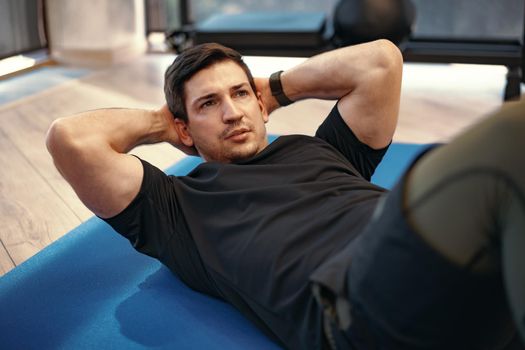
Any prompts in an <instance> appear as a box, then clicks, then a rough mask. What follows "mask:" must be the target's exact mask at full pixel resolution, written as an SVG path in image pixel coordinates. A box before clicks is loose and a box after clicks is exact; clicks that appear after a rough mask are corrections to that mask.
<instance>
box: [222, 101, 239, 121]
mask: <svg viewBox="0 0 525 350" xmlns="http://www.w3.org/2000/svg"><path fill="white" fill-rule="evenodd" d="M222 105H223V113H222V116H223V121H224V122H225V123H231V122H233V121H236V120H239V119H241V118H242V116H243V113H242V111H241V110H240V109H239V108H238V106H237V105H236V104H235V101H234V100H233V99H231V98H226V99H225V100H224V102H223V104H222Z"/></svg>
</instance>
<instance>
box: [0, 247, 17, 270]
mask: <svg viewBox="0 0 525 350" xmlns="http://www.w3.org/2000/svg"><path fill="white" fill-rule="evenodd" d="M14 267H15V264H14V263H13V260H11V257H10V256H9V254H8V253H7V250H6V249H5V247H4V245H3V244H2V243H1V242H0V276H2V275H4V274H6V273H8V272H9V271H11V270H12V269H13V268H14Z"/></svg>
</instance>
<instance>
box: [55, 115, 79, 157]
mask: <svg viewBox="0 0 525 350" xmlns="http://www.w3.org/2000/svg"><path fill="white" fill-rule="evenodd" d="M79 142H80V139H79V137H77V136H75V133H74V127H73V125H71V123H70V121H68V120H67V118H60V119H57V120H55V121H54V122H53V123H52V124H51V126H50V127H49V130H48V131H47V134H46V147H47V150H48V152H49V153H50V154H51V157H52V158H53V160H54V161H55V164H56V163H57V161H64V160H65V159H66V158H70V157H72V156H73V157H74V154H75V152H77V153H78V151H80V150H81V149H82V147H81V145H79ZM57 165H58V164H57Z"/></svg>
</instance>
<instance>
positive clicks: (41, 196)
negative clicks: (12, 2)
mask: <svg viewBox="0 0 525 350" xmlns="http://www.w3.org/2000/svg"><path fill="white" fill-rule="evenodd" d="M172 59H173V56H172V55H158V54H157V55H147V56H144V57H142V58H141V59H137V60H135V61H134V62H132V63H129V64H127V65H121V66H118V67H113V68H108V69H104V70H97V71H93V72H92V73H90V74H88V75H87V76H84V77H83V78H81V79H78V80H71V81H69V82H66V83H63V84H61V85H58V86H55V87H52V88H49V89H46V90H44V91H41V92H39V93H37V94H34V95H32V96H29V97H25V98H22V99H20V100H17V101H14V102H11V103H9V104H6V105H3V106H0V220H1V223H2V225H1V226H0V275H2V274H4V273H6V272H8V271H9V270H11V269H12V268H14V267H15V266H17V265H19V264H21V263H22V262H24V261H25V260H27V259H28V258H30V257H31V256H33V255H34V254H36V253H37V252H39V251H40V250H42V249H43V248H44V247H46V246H47V245H49V244H50V243H52V242H53V241H55V240H56V239H58V238H59V237H61V236H62V235H64V234H65V233H67V232H68V231H70V230H71V229H73V228H74V227H76V226H77V225H79V224H80V223H81V222H83V221H85V220H86V219H88V218H89V217H90V216H92V214H91V213H90V212H89V211H88V210H87V209H86V208H85V207H84V206H83V205H82V203H80V201H79V200H78V199H77V198H76V196H75V193H74V192H73V190H72V189H71V188H70V187H69V185H68V184H67V183H66V182H65V181H64V180H63V179H62V178H61V176H60V175H59V173H58V172H57V170H56V169H55V168H54V166H53V162H52V160H51V157H50V156H49V154H48V153H47V151H46V148H45V145H44V139H45V133H46V131H47V129H48V127H49V125H50V124H51V122H52V121H53V120H54V119H56V118H58V117H60V116H66V115H70V114H73V113H76V112H79V111H84V110H89V109H95V108H103V107H115V106H120V107H136V108H156V107H157V106H160V105H161V104H162V102H163V92H162V85H163V72H164V70H165V68H166V67H167V65H168V64H169V63H170V62H171V61H172ZM301 60H302V59H282V58H257V57H249V58H247V63H248V64H249V65H250V66H251V67H252V69H253V71H254V74H255V75H260V76H264V75H269V74H270V73H271V72H273V71H275V70H278V69H286V68H287V67H290V66H292V65H294V64H296V63H297V62H300V61H301ZM504 76H505V69H504V68H502V67H489V66H464V65H463V66H461V65H435V66H433V65H418V64H410V65H405V72H404V81H403V93H402V101H401V112H400V120H399V127H398V130H397V132H396V135H395V140H396V141H404V142H434V141H446V140H448V139H450V138H451V137H453V136H454V135H455V134H457V133H459V132H460V131H461V130H463V129H464V128H466V127H468V126H469V125H471V124H472V123H474V122H476V121H477V120H479V119H480V118H482V117H483V116H484V115H485V114H486V113H488V112H489V111H491V110H493V109H495V108H497V107H498V106H500V105H501V94H502V90H503V84H504ZM332 105H333V103H332V102H326V101H317V100H308V101H302V102H300V103H297V104H294V105H292V106H289V107H286V108H282V109H281V110H278V111H276V112H275V113H274V114H273V115H272V116H271V121H270V122H269V124H268V130H269V132H271V133H279V134H289V133H305V134H312V133H314V132H315V128H316V126H317V125H318V124H319V122H320V121H321V119H322V116H323V115H325V114H326V113H327V111H328V110H329V109H330V108H331V106H332ZM133 153H135V154H138V155H139V156H141V157H144V158H146V159H148V160H149V161H150V162H152V163H153V164H155V165H157V166H158V167H160V168H166V167H167V166H169V165H171V164H172V163H173V162H175V161H177V160H178V159H180V158H182V157H183V154H182V153H180V152H179V151H178V150H176V149H174V148H172V147H170V146H169V145H167V144H161V145H154V146H147V147H139V148H138V149H136V150H135V151H134V152H133Z"/></svg>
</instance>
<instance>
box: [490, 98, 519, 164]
mask: <svg viewBox="0 0 525 350" xmlns="http://www.w3.org/2000/svg"><path fill="white" fill-rule="evenodd" d="M490 122H491V128H492V129H493V136H494V139H493V140H492V141H493V142H494V145H495V146H498V145H500V146H504V147H507V148H509V149H510V150H511V151H512V150H514V151H518V150H522V149H523V148H524V146H525V137H524V136H525V100H522V101H519V102H510V103H507V104H505V105H504V106H503V107H502V108H501V109H500V110H499V111H497V112H496V113H494V115H493V116H492V118H491V121H490ZM487 141H489V140H487ZM509 156H515V154H513V153H510V154H509Z"/></svg>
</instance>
